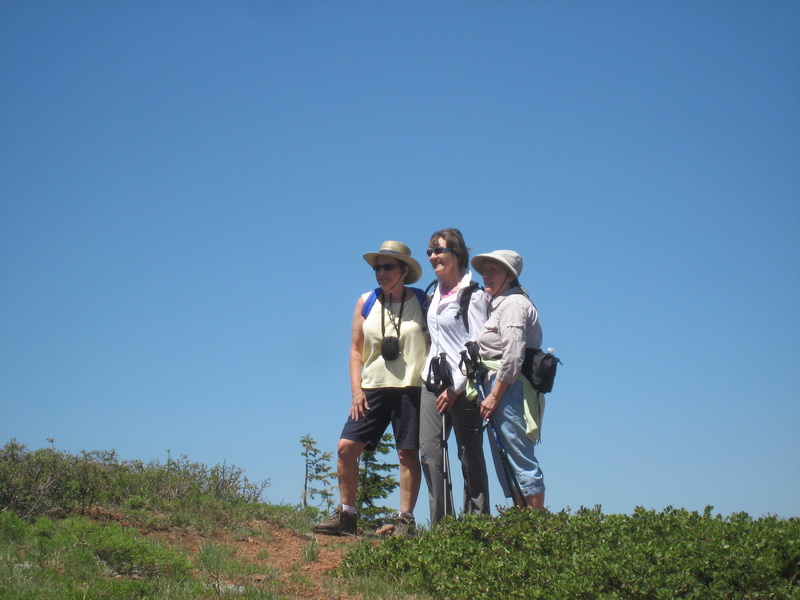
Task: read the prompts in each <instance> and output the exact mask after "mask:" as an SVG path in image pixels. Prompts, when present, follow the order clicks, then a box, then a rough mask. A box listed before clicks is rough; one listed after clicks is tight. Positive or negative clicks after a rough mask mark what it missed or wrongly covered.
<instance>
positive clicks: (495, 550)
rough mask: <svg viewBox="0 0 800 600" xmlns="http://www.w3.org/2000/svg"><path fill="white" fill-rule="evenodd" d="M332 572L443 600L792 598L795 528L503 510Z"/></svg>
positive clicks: (772, 522)
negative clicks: (393, 584)
mask: <svg viewBox="0 0 800 600" xmlns="http://www.w3.org/2000/svg"><path fill="white" fill-rule="evenodd" d="M341 572H342V573H344V574H347V575H348V576H350V577H358V576H362V577H373V578H376V579H378V580H386V579H392V580H394V581H396V582H397V583H398V585H402V586H403V587H404V588H405V589H406V590H417V591H422V592H425V593H427V594H430V595H431V596H432V597H435V598H448V599H450V600H461V599H463V600H468V599H472V598H503V599H504V600H510V599H514V598H519V599H526V600H527V599H533V598H543V599H544V598H548V599H552V598H569V599H570V600H576V599H581V598H585V599H587V600H588V599H596V598H609V599H610V598H637V599H639V598H641V599H661V598H664V599H666V598H695V599H709V600H710V599H719V600H723V599H724V600H729V599H734V598H742V599H744V598H747V599H751V600H756V599H765V600H766V599H768V598H770V599H774V598H800V585H798V583H800V582H798V575H800V520H798V519H789V520H782V519H778V518H775V517H766V518H762V519H756V520H754V519H752V518H750V517H749V516H748V515H747V514H744V513H741V514H736V515H732V516H730V517H728V518H723V517H722V516H720V515H716V516H715V515H712V510H711V508H708V509H706V511H705V512H704V513H703V514H698V513H696V512H688V511H686V510H679V509H673V508H667V509H665V510H663V511H661V512H654V511H649V510H644V509H637V510H635V511H634V513H633V514H632V515H605V514H603V513H602V511H601V510H600V508H599V507H597V508H594V509H591V510H588V509H582V510H580V511H578V512H577V513H574V514H570V512H568V511H564V512H560V513H550V512H546V511H542V512H539V511H530V510H519V509H516V508H512V509H508V510H505V511H503V512H501V514H500V515H499V516H498V517H497V518H495V519H491V520H490V519H487V518H485V517H481V516H474V517H465V518H461V519H457V520H456V519H452V518H450V519H447V520H445V521H443V522H442V523H441V524H440V525H439V526H437V527H436V528H434V529H433V530H432V531H430V532H428V533H427V534H426V535H423V536H420V537H416V538H409V539H403V538H392V539H389V540H387V541H386V542H384V543H383V544H382V545H380V546H378V547H374V546H372V545H371V544H365V545H362V546H360V547H359V548H357V549H355V550H353V551H351V552H350V553H349V554H348V556H347V557H346V559H345V562H344V564H343V565H342V567H341Z"/></svg>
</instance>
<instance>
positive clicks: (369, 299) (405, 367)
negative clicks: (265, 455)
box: [314, 241, 428, 535]
mask: <svg viewBox="0 0 800 600" xmlns="http://www.w3.org/2000/svg"><path fill="white" fill-rule="evenodd" d="M364 260H365V261H367V263H368V264H369V265H370V266H371V267H372V269H373V271H374V272H375V279H376V280H377V283H378V287H377V288H376V289H374V290H373V291H371V292H366V293H364V294H362V295H361V296H360V297H359V298H358V301H357V302H356V307H355V312H354V314H353V328H352V338H351V344H350V385H351V388H352V401H351V404H350V414H349V417H348V419H347V422H346V423H345V425H344V429H343V430H342V434H341V436H340V439H339V443H338V445H337V463H336V464H337V475H338V478H339V497H340V505H339V507H338V508H337V509H336V511H335V512H334V513H333V515H332V516H331V517H330V518H329V519H328V520H327V521H324V522H323V523H320V524H318V525H316V526H315V527H314V531H315V532H316V533H327V534H330V535H343V534H355V533H356V532H357V529H358V517H357V515H356V514H355V505H356V494H357V488H358V458H359V456H361V453H362V452H363V451H364V450H374V449H375V448H376V447H377V445H378V443H379V442H380V439H381V437H383V434H384V432H385V431H386V429H387V428H388V427H389V425H390V424H391V425H392V429H393V431H394V437H395V446H396V447H397V454H398V458H399V462H400V511H399V513H398V515H397V518H396V519H395V528H396V530H399V531H402V530H407V529H410V528H412V527H413V526H414V506H415V505H416V502H417V496H418V495H419V487H420V481H421V469H420V462H419V402H420V390H421V387H422V378H421V377H420V372H421V371H422V366H423V365H424V363H425V358H426V356H427V353H428V347H427V345H428V338H427V334H426V333H425V316H424V311H423V307H422V304H423V302H424V296H425V294H424V292H422V290H419V289H416V288H410V287H407V285H408V284H411V283H415V282H416V281H418V280H419V278H420V277H421V275H422V267H421V266H420V264H419V263H418V262H417V261H416V260H415V259H414V258H412V256H411V250H410V249H409V248H408V246H406V245H405V244H402V243H400V242H396V241H386V242H384V243H383V244H382V245H381V247H380V249H379V250H378V251H377V252H367V253H366V254H364Z"/></svg>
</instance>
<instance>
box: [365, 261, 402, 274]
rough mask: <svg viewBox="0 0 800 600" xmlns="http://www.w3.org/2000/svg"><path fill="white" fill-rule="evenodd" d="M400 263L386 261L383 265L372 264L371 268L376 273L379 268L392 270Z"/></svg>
mask: <svg viewBox="0 0 800 600" xmlns="http://www.w3.org/2000/svg"><path fill="white" fill-rule="evenodd" d="M399 266H400V265H398V264H394V263H386V264H385V265H372V270H373V271H375V272H376V273H377V272H379V271H380V270H381V269H383V270H384V271H393V270H394V269H396V268H398V267H399Z"/></svg>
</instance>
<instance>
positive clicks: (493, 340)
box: [472, 250, 545, 508]
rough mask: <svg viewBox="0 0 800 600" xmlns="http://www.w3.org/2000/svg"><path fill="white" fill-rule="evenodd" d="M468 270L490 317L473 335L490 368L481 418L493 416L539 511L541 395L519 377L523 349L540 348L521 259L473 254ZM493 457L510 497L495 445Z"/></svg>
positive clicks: (503, 253) (527, 498)
mask: <svg viewBox="0 0 800 600" xmlns="http://www.w3.org/2000/svg"><path fill="white" fill-rule="evenodd" d="M472 267H473V268H474V269H475V270H476V271H477V272H478V273H479V274H480V275H481V276H482V277H483V285H484V287H485V289H486V293H487V294H489V296H490V301H489V318H488V320H487V321H486V323H485V324H484V326H483V330H482V331H481V333H480V334H479V335H478V344H479V345H480V354H481V358H482V360H483V362H484V365H485V366H486V367H487V369H488V370H489V374H488V375H487V381H486V382H484V383H485V385H486V388H487V389H489V388H491V391H490V392H489V393H487V395H486V398H485V399H484V401H483V402H482V403H481V406H480V412H481V416H482V417H483V418H484V419H488V418H489V417H490V416H493V417H494V421H495V424H496V426H497V428H498V429H499V430H500V433H501V435H502V438H503V443H504V445H505V447H506V451H507V454H508V458H509V461H510V463H511V467H512V469H513V471H514V474H515V475H516V478H517V481H518V482H519V485H520V488H521V490H522V494H523V496H524V503H525V505H526V506H528V507H530V508H544V490H545V487H544V475H543V474H542V470H541V468H540V467H539V461H538V460H537V458H536V455H535V453H534V447H535V446H536V443H537V442H538V441H539V433H540V430H541V418H542V413H543V411H544V396H543V395H541V394H539V393H538V392H536V391H535V390H534V389H533V387H532V386H531V385H530V382H528V381H527V378H526V377H525V376H524V375H522V363H523V361H524V359H525V350H526V348H540V347H541V345H542V327H541V324H540V323H539V315H538V313H537V311H536V307H535V306H534V305H533V302H531V300H530V298H528V294H527V292H526V291H525V289H524V288H523V287H522V286H521V285H520V282H519V276H520V274H521V273H522V257H521V256H520V255H519V254H518V253H517V252H514V251H513V250H494V251H492V252H487V253H485V254H478V255H477V256H475V257H474V258H473V259H472ZM492 454H493V457H494V462H495V468H496V470H497V474H498V479H499V480H500V484H501V485H502V486H503V491H504V493H505V495H506V498H512V497H513V494H514V492H512V490H511V489H509V488H510V486H509V485H508V482H507V481H506V480H505V478H504V477H501V476H500V473H501V472H502V465H501V463H500V457H499V454H498V451H497V448H496V447H494V445H493V446H492Z"/></svg>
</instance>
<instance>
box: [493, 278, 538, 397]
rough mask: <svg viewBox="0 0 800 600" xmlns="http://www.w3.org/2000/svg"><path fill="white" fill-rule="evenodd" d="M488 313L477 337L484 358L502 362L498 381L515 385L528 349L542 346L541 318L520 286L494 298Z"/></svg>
mask: <svg viewBox="0 0 800 600" xmlns="http://www.w3.org/2000/svg"><path fill="white" fill-rule="evenodd" d="M489 310H490V313H489V319H488V320H487V321H486V324H485V325H484V326H483V331H481V333H480V335H479V336H478V343H479V344H480V347H481V356H482V357H484V358H491V359H499V360H500V368H499V369H498V371H497V379H498V380H499V381H503V382H505V383H514V382H515V381H516V380H517V377H518V376H519V373H520V371H521V370H522V361H523V360H524V358H525V348H540V347H541V345H542V326H541V325H540V324H539V315H538V313H537V312H536V307H534V306H533V303H532V302H531V301H530V300H529V299H528V298H527V297H526V296H525V295H524V294H523V293H522V290H521V289H520V288H518V287H513V288H511V289H510V290H508V291H506V292H504V293H502V294H500V295H499V296H498V297H497V298H494V299H493V300H492V302H491V303H490V309H489Z"/></svg>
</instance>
